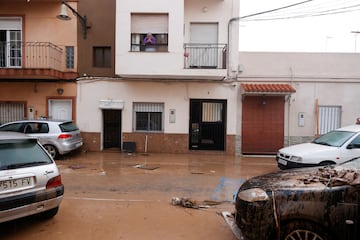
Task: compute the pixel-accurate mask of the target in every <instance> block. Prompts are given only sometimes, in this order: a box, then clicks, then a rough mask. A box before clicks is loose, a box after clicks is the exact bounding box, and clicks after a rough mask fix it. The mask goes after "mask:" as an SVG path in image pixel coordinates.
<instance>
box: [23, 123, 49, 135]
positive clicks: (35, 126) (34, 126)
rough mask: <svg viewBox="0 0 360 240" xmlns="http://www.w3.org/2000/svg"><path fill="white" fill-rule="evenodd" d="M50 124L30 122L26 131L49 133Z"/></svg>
mask: <svg viewBox="0 0 360 240" xmlns="http://www.w3.org/2000/svg"><path fill="white" fill-rule="evenodd" d="M48 132H49V126H48V124H47V123H41V122H40V123H37V122H32V123H28V124H27V125H26V127H25V133H48Z"/></svg>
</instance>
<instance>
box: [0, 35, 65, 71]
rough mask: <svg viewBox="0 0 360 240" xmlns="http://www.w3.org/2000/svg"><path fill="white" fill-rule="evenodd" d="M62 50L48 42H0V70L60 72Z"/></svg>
mask: <svg viewBox="0 0 360 240" xmlns="http://www.w3.org/2000/svg"><path fill="white" fill-rule="evenodd" d="M62 54H63V50H62V48H60V47H58V46H56V45H55V44H52V43H50V42H19V41H12V42H0V68H33V69H36V68H38V69H55V70H59V71H61V69H62V66H61V62H62V61H61V59H62Z"/></svg>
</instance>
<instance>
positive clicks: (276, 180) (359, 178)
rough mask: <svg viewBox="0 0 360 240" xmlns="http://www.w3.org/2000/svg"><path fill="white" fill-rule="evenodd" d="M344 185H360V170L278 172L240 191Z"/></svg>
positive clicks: (319, 168)
mask: <svg viewBox="0 0 360 240" xmlns="http://www.w3.org/2000/svg"><path fill="white" fill-rule="evenodd" d="M342 185H360V169H355V168H343V167H341V166H337V167H329V166H328V167H315V168H301V169H295V170H286V171H278V172H274V173H269V174H265V175H262V176H258V177H254V178H252V179H250V180H248V181H246V182H245V183H244V184H243V185H242V186H241V187H240V191H242V190H245V189H249V188H262V189H263V190H265V191H266V190H272V191H274V190H281V189H289V188H292V189H294V188H324V187H334V186H342Z"/></svg>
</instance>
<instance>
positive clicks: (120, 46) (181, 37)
mask: <svg viewBox="0 0 360 240" xmlns="http://www.w3.org/2000/svg"><path fill="white" fill-rule="evenodd" d="M116 5H117V7H116V8H117V10H116V26H117V27H116V50H115V55H116V56H115V59H116V63H115V72H116V74H117V75H119V76H126V77H129V76H132V77H136V76H144V75H145V76H148V75H152V76H158V77H163V76H183V77H189V76H190V77H191V76H195V77H196V76H200V77H204V76H209V77H219V76H220V77H221V76H222V77H225V76H226V69H201V70H199V69H184V43H188V42H189V38H190V37H189V33H190V32H189V31H190V22H213V23H219V43H224V44H226V43H227V41H228V39H227V36H228V26H227V24H228V21H229V20H230V18H233V17H238V14H239V0H224V1H220V0H215V1H214V0H211V1H209V0H199V1H190V0H172V1H171V4H169V1H167V0H154V1H152V2H151V4H149V2H148V1H147V0H138V1H119V0H118V1H117V4H116ZM131 13H168V14H169V32H168V34H169V43H168V52H156V53H150V54H149V53H144V52H131V51H130V45H131V43H130V40H131V39H130V34H131V29H130V28H131ZM231 32H232V33H234V34H233V35H232V36H236V38H234V39H233V40H232V41H231V42H232V45H231V49H232V50H233V51H235V52H236V53H237V52H238V41H237V40H238V34H237V33H238V29H237V25H233V26H232V29H231ZM236 61H237V58H236ZM236 61H235V60H234V61H233V64H234V65H236V66H237V62H236Z"/></svg>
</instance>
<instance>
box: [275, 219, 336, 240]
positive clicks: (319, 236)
mask: <svg viewBox="0 0 360 240" xmlns="http://www.w3.org/2000/svg"><path fill="white" fill-rule="evenodd" d="M281 239H282V240H308V239H312V240H332V238H331V237H330V236H329V235H328V234H327V233H326V232H325V231H324V230H323V229H322V228H321V227H319V226H318V225H316V224H314V223H310V222H297V221H296V222H291V223H288V224H286V225H285V226H282V228H281Z"/></svg>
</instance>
